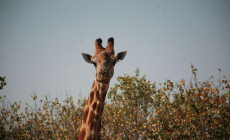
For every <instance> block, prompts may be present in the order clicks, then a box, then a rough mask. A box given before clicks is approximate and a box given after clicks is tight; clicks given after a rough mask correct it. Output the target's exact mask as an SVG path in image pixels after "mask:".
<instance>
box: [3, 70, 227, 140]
mask: <svg viewBox="0 0 230 140" xmlns="http://www.w3.org/2000/svg"><path fill="white" fill-rule="evenodd" d="M191 68H192V75H193V76H192V79H191V80H190V81H185V80H181V81H179V82H172V81H170V80H167V81H166V82H165V83H163V84H159V85H156V83H152V82H151V81H149V80H147V79H146V77H145V76H140V73H139V70H138V69H137V70H136V72H135V75H134V76H130V75H124V76H120V77H118V78H117V81H118V82H117V84H115V85H114V86H113V87H112V88H111V90H110V91H109V93H108V94H107V97H108V99H107V100H108V101H107V103H106V104H105V107H104V111H103V118H102V119H103V120H102V137H103V139H167V138H175V139H184V138H185V139H186V138H194V139H196V138H201V139H207V138H208V139H216V138H217V139H224V138H225V139H228V138H229V137H230V82H229V80H226V78H225V77H223V78H221V79H218V80H217V81H215V79H214V78H213V77H212V76H211V77H210V79H208V80H207V81H204V82H198V81H197V78H196V75H197V70H196V69H195V68H194V67H193V66H192V67H191ZM31 97H32V99H33V100H34V105H33V106H29V105H27V107H25V108H24V109H21V103H20V102H15V103H14V104H6V101H5V98H6V97H2V96H0V107H1V108H0V115H1V119H0V138H1V139H76V138H77V137H78V133H79V128H80V125H81V118H82V114H83V109H84V105H85V101H86V100H85V99H78V100H77V103H74V101H73V99H72V97H71V96H67V98H66V99H65V101H64V102H60V101H59V100H58V99H57V98H56V99H55V100H54V101H52V100H50V99H49V98H48V97H47V96H45V98H44V99H40V100H38V99H37V96H36V95H32V96H31Z"/></svg>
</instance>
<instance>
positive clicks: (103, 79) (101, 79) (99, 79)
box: [97, 77, 111, 83]
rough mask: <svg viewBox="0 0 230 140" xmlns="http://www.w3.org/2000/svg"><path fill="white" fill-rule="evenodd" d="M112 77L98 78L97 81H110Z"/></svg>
mask: <svg viewBox="0 0 230 140" xmlns="http://www.w3.org/2000/svg"><path fill="white" fill-rule="evenodd" d="M110 79H111V78H109V77H103V78H98V79H97V81H98V82H101V83H109V81H110Z"/></svg>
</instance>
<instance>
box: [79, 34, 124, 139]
mask: <svg viewBox="0 0 230 140" xmlns="http://www.w3.org/2000/svg"><path fill="white" fill-rule="evenodd" d="M101 43H102V40H101V38H98V39H97V40H96V41H95V52H94V53H95V55H94V56H91V55H89V54H86V53H82V56H83V58H84V60H85V61H86V62H88V63H90V64H94V67H95V69H96V76H95V79H94V82H93V86H92V88H91V91H90V93H89V97H88V100H87V102H86V105H85V109H84V113H83V117H82V118H83V119H82V125H81V128H80V133H79V140H90V139H92V140H99V139H101V116H102V112H103V109H104V101H105V97H106V94H107V91H108V88H109V82H110V79H111V78H112V77H113V73H114V66H115V64H116V62H119V61H121V60H123V59H124V58H125V56H126V53H127V52H126V51H123V52H120V53H118V54H117V55H115V51H114V38H112V37H111V38H109V39H108V45H107V46H106V48H103V46H102V44H101Z"/></svg>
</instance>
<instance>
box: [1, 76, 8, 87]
mask: <svg viewBox="0 0 230 140" xmlns="http://www.w3.org/2000/svg"><path fill="white" fill-rule="evenodd" d="M0 81H1V83H0V89H3V86H6V84H7V83H6V77H5V76H4V77H0Z"/></svg>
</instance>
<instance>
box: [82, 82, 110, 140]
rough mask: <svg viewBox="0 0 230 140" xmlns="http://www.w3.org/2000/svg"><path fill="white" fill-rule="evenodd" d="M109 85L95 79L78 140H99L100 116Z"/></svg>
mask: <svg viewBox="0 0 230 140" xmlns="http://www.w3.org/2000/svg"><path fill="white" fill-rule="evenodd" d="M108 88H109V83H101V82H98V81H97V80H96V78H95V80H94V82H93V86H92V88H91V91H90V94H89V97H88V100H87V102H86V105H85V109H84V113H83V119H82V125H81V129H80V133H79V140H83V139H100V137H101V132H100V129H101V116H102V112H103V109H104V101H105V97H106V94H107V91H108Z"/></svg>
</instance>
